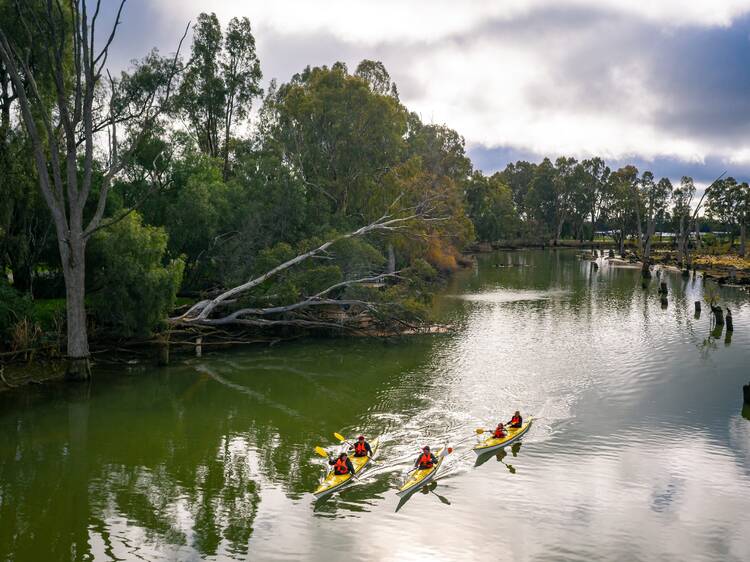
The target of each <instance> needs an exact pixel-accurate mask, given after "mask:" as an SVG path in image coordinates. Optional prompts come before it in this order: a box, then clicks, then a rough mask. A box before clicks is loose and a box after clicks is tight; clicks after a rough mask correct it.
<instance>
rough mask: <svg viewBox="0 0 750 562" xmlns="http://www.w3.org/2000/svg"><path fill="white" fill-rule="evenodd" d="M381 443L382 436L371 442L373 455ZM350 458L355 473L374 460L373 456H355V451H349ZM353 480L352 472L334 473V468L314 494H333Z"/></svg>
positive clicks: (320, 495) (322, 495) (318, 495)
mask: <svg viewBox="0 0 750 562" xmlns="http://www.w3.org/2000/svg"><path fill="white" fill-rule="evenodd" d="M379 445H380V438H379V437H376V438H375V439H373V440H372V441H371V442H370V447H371V448H372V456H373V457H374V456H375V454H376V453H377V452H378V446H379ZM348 456H349V460H351V461H352V465H354V474H360V473H361V472H362V471H363V470H364V469H365V468H366V467H367V466H368V465H369V464H370V462H371V461H372V457H369V456H366V457H355V456H354V452H351V453H349V455H348ZM351 480H352V475H351V474H334V473H333V469H331V470H329V471H328V474H326V477H325V478H324V479H323V482H321V483H320V485H319V486H318V487H317V488H316V489H315V491H314V492H313V495H314V496H315V497H316V498H322V497H324V496H327V495H328V494H332V493H334V492H337V491H339V490H341V489H342V488H343V487H344V486H346V485H347V484H349V483H350V482H351Z"/></svg>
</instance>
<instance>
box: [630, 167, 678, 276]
mask: <svg viewBox="0 0 750 562" xmlns="http://www.w3.org/2000/svg"><path fill="white" fill-rule="evenodd" d="M638 189H639V195H640V196H639V199H640V201H641V202H642V203H643V206H644V217H643V218H644V219H645V221H646V235H645V239H644V246H643V270H642V273H643V276H644V277H650V275H651V274H650V271H649V264H650V260H651V244H652V243H653V237H654V234H655V233H656V223H657V221H659V220H660V219H662V218H663V217H664V213H665V212H666V210H667V205H668V204H669V200H670V198H671V195H672V182H670V181H669V179H668V178H662V179H660V180H659V181H658V182H654V175H653V174H652V173H651V172H648V171H647V172H643V174H642V175H641V180H640V185H639V188H638Z"/></svg>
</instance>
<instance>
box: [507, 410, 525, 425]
mask: <svg viewBox="0 0 750 562" xmlns="http://www.w3.org/2000/svg"><path fill="white" fill-rule="evenodd" d="M508 425H509V426H510V427H514V428H516V429H518V428H519V427H521V426H522V425H523V418H522V417H521V412H519V411H518V410H516V413H515V414H513V417H512V418H510V421H509V422H508Z"/></svg>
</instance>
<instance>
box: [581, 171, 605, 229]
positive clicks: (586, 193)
mask: <svg viewBox="0 0 750 562" xmlns="http://www.w3.org/2000/svg"><path fill="white" fill-rule="evenodd" d="M581 166H582V167H583V170H584V172H585V181H584V183H583V185H582V186H581V187H582V191H583V201H584V202H585V203H586V204H587V205H588V212H589V216H590V220H591V240H593V239H594V236H595V235H596V223H597V221H598V220H599V218H600V216H601V214H602V210H603V205H604V199H605V188H606V185H607V181H608V180H609V175H610V174H611V173H612V172H611V170H610V169H609V167H608V166H607V165H606V164H605V163H604V160H602V159H601V158H598V157H596V158H590V159H587V160H584V161H583V162H581Z"/></svg>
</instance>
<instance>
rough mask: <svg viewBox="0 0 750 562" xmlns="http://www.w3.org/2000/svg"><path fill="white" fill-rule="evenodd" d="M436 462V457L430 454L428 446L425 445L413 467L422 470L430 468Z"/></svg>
mask: <svg viewBox="0 0 750 562" xmlns="http://www.w3.org/2000/svg"><path fill="white" fill-rule="evenodd" d="M437 462H438V460H437V457H436V456H435V455H433V454H432V453H431V452H430V447H429V445H425V446H424V447H423V448H422V453H421V454H420V455H419V456H418V457H417V460H416V462H415V463H414V466H415V468H419V469H420V470H424V469H425V468H432V467H433V466H435V464H437Z"/></svg>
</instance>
